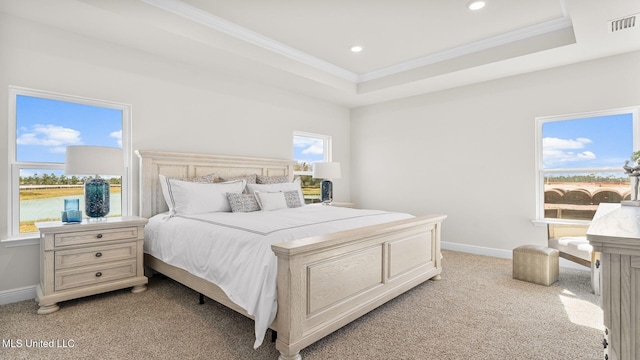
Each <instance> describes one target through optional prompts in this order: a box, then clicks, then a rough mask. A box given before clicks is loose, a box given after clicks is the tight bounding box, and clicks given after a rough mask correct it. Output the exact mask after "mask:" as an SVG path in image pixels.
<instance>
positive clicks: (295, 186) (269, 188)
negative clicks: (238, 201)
mask: <svg viewBox="0 0 640 360" xmlns="http://www.w3.org/2000/svg"><path fill="white" fill-rule="evenodd" d="M247 189H248V190H249V194H254V193H255V192H267V193H269V192H285V191H294V190H295V191H297V192H298V196H299V197H300V204H303V205H304V195H302V189H301V188H300V178H297V179H295V180H294V181H293V182H289V183H278V184H247Z"/></svg>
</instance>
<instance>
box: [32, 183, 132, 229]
mask: <svg viewBox="0 0 640 360" xmlns="http://www.w3.org/2000/svg"><path fill="white" fill-rule="evenodd" d="M120 190H121V188H120V186H111V187H110V192H111V193H112V194H119V193H120ZM76 195H77V196H83V195H84V188H83V187H72V188H59V189H58V188H51V189H33V190H31V189H23V190H20V201H23V200H42V199H48V198H54V197H62V196H76ZM56 220H60V218H56V219H39V220H38V221H39V222H41V221H56ZM36 231H38V228H36V225H35V221H21V222H20V233H28V232H36Z"/></svg>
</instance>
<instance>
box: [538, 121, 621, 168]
mask: <svg viewBox="0 0 640 360" xmlns="http://www.w3.org/2000/svg"><path fill="white" fill-rule="evenodd" d="M542 137H543V140H542V141H543V156H542V157H543V163H544V167H545V168H546V169H559V168H594V167H620V170H621V171H622V166H623V165H624V162H625V160H629V159H630V158H631V153H632V152H633V116H632V114H621V115H610V116H599V117H591V118H584V119H576V120H563V121H550V122H545V123H544V124H543V126H542Z"/></svg>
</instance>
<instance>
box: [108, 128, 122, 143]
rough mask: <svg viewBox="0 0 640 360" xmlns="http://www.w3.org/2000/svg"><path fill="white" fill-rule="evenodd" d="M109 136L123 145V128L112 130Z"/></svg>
mask: <svg viewBox="0 0 640 360" xmlns="http://www.w3.org/2000/svg"><path fill="white" fill-rule="evenodd" d="M109 137H112V138H114V139H116V141H117V142H118V145H119V146H120V147H122V130H119V131H114V132H112V133H111V134H109Z"/></svg>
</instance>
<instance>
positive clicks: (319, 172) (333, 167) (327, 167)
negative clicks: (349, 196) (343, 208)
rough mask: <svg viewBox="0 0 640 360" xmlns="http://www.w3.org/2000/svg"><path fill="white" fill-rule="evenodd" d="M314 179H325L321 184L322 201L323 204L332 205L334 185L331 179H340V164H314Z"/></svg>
mask: <svg viewBox="0 0 640 360" xmlns="http://www.w3.org/2000/svg"><path fill="white" fill-rule="evenodd" d="M312 176H313V178H315V179H323V180H322V182H321V183H320V199H321V200H322V203H324V204H326V205H330V204H331V202H332V201H333V183H332V182H331V180H330V179H339V178H340V163H338V162H317V163H313V173H312Z"/></svg>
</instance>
